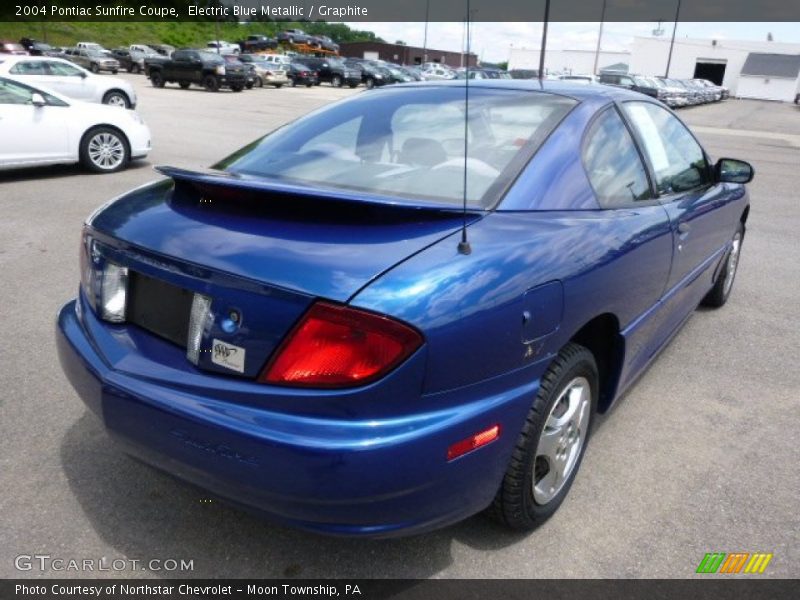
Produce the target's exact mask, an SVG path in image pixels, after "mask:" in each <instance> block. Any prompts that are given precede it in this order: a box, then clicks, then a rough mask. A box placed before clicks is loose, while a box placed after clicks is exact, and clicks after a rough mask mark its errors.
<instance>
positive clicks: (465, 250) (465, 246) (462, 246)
mask: <svg viewBox="0 0 800 600" xmlns="http://www.w3.org/2000/svg"><path fill="white" fill-rule="evenodd" d="M471 18H472V15H471V14H470V10H469V0H467V70H466V79H465V80H464V189H463V192H464V195H463V198H462V211H461V241H460V242H458V251H459V253H461V254H469V253H470V252H472V247H471V246H470V245H469V242H468V241H467V165H468V163H467V160H468V157H467V151H468V149H469V137H468V134H469V67H470V64H469V63H470V49H471V43H470V20H471Z"/></svg>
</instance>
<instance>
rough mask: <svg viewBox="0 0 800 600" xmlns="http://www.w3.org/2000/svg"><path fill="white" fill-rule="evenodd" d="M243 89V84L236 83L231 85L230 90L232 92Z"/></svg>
mask: <svg viewBox="0 0 800 600" xmlns="http://www.w3.org/2000/svg"><path fill="white" fill-rule="evenodd" d="M243 89H244V86H243V85H239V84H237V85H232V86H231V90H233V91H234V92H241V91H242V90H243Z"/></svg>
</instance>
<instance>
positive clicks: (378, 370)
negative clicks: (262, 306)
mask: <svg viewBox="0 0 800 600" xmlns="http://www.w3.org/2000/svg"><path fill="white" fill-rule="evenodd" d="M421 345H422V336H421V335H420V333H419V332H418V331H416V330H415V329H412V328H411V327H409V326H408V325H405V324H403V323H400V322H398V321H395V320H394V319H390V318H389V317H386V316H382V315H377V314H374V313H370V312H366V311H363V310H359V309H356V308H351V307H349V306H341V305H336V304H329V303H327V302H317V303H315V304H314V305H312V307H311V308H310V309H309V310H308V312H307V313H306V314H305V315H304V316H303V318H302V319H301V320H300V322H299V323H298V324H297V325H296V326H295V328H294V329H293V330H292V331H291V333H290V334H289V336H288V337H287V338H286V340H285V341H284V342H283V344H281V346H280V347H279V348H278V350H277V351H276V352H275V354H274V355H273V357H272V358H271V359H270V361H269V362H268V363H267V365H266V367H264V370H263V371H262V373H261V376H260V377H259V381H261V382H264V383H275V384H283V385H291V386H302V387H323V388H340V387H349V386H356V385H363V384H365V383H368V382H370V381H374V380H376V379H378V378H380V377H382V376H383V375H385V374H387V373H388V372H389V371H391V370H392V369H393V368H395V367H396V366H398V365H399V364H400V363H401V362H403V361H404V360H405V359H406V358H408V357H409V356H410V355H411V354H413V353H414V351H416V350H417V348H419V347H420V346H421Z"/></svg>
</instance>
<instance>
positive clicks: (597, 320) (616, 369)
mask: <svg viewBox="0 0 800 600" xmlns="http://www.w3.org/2000/svg"><path fill="white" fill-rule="evenodd" d="M569 341H570V342H575V343H577V344H580V345H581V346H584V347H585V348H587V349H588V350H589V351H590V352H591V353H592V354H593V355H594V359H595V362H596V363H597V371H598V375H599V376H600V382H599V383H600V386H599V388H600V397H599V398H598V399H597V411H598V412H599V413H603V412H605V411H606V410H608V408H609V407H610V406H611V404H612V403H613V401H614V397H615V396H616V392H617V387H618V385H619V378H620V375H621V373H622V365H623V364H624V362H625V361H624V358H625V338H624V337H623V336H622V334H621V333H620V326H619V319H617V317H616V315H614V314H612V313H603V314H600V315H597V316H596V317H594V318H592V319H591V320H590V321H588V322H587V323H586V324H585V325H583V326H582V327H581V328H580V329H579V330H578V331H577V332H575V334H574V335H573V336H572V337H571V338H570V339H569Z"/></svg>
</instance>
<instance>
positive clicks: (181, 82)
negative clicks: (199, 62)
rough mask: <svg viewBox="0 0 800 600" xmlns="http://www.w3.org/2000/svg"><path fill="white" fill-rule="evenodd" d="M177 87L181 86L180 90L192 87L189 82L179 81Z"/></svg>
mask: <svg viewBox="0 0 800 600" xmlns="http://www.w3.org/2000/svg"><path fill="white" fill-rule="evenodd" d="M178 85H179V86H181V89H182V90H188V89H189V86H190V85H192V84H191V82H189V81H179V82H178Z"/></svg>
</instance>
